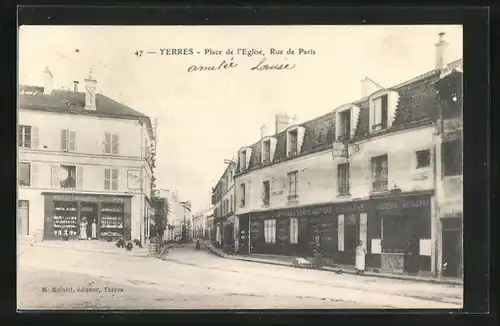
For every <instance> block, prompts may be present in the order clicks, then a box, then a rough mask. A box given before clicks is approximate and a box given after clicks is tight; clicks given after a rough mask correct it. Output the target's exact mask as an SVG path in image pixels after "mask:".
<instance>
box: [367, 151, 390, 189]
mask: <svg viewBox="0 0 500 326" xmlns="http://www.w3.org/2000/svg"><path fill="white" fill-rule="evenodd" d="M371 164H372V182H373V184H372V185H373V191H383V190H387V183H388V180H387V174H388V168H387V155H381V156H377V157H372V161H371Z"/></svg>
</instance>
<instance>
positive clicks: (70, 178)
mask: <svg viewBox="0 0 500 326" xmlns="http://www.w3.org/2000/svg"><path fill="white" fill-rule="evenodd" d="M61 172H62V180H61V181H60V184H61V188H63V189H75V188H76V166H74V165H61Z"/></svg>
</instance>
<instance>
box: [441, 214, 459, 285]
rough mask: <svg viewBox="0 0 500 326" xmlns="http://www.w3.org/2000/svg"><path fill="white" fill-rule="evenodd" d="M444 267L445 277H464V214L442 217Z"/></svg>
mask: <svg viewBox="0 0 500 326" xmlns="http://www.w3.org/2000/svg"><path fill="white" fill-rule="evenodd" d="M441 225H442V243H443V246H442V250H443V252H442V267H441V274H442V276H444V277H463V227H462V216H456V217H446V218H441Z"/></svg>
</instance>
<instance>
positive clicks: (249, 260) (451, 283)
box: [207, 246, 463, 286]
mask: <svg viewBox="0 0 500 326" xmlns="http://www.w3.org/2000/svg"><path fill="white" fill-rule="evenodd" d="M207 248H208V249H209V250H210V251H211V252H212V253H213V254H215V255H217V256H219V257H222V258H226V259H233V260H242V261H247V262H252V263H258V264H268V265H276V266H287V267H293V266H292V265H290V264H288V263H282V262H274V261H266V260H254V259H249V258H243V257H231V256H229V255H225V254H221V253H219V252H217V251H216V250H215V249H214V248H210V247H209V246H207ZM294 268H295V267H294ZM320 270H321V271H325V272H330V273H332V272H333V273H338V272H341V273H343V274H351V275H359V276H368V277H379V278H385V279H393V280H402V281H413V282H423V283H435V284H444V285H455V286H463V283H462V282H460V281H451V280H440V279H434V278H429V279H416V278H405V277H399V276H397V275H385V274H377V273H363V274H357V273H356V271H351V270H344V269H334V268H328V269H325V268H323V269H320Z"/></svg>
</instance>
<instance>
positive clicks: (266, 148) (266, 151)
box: [262, 140, 271, 164]
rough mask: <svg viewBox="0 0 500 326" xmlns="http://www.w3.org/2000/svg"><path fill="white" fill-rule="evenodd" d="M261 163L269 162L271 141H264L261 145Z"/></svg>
mask: <svg viewBox="0 0 500 326" xmlns="http://www.w3.org/2000/svg"><path fill="white" fill-rule="evenodd" d="M262 146H263V149H262V163H263V164H268V163H269V162H270V161H271V141H270V140H266V141H265V142H263V143H262Z"/></svg>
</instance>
